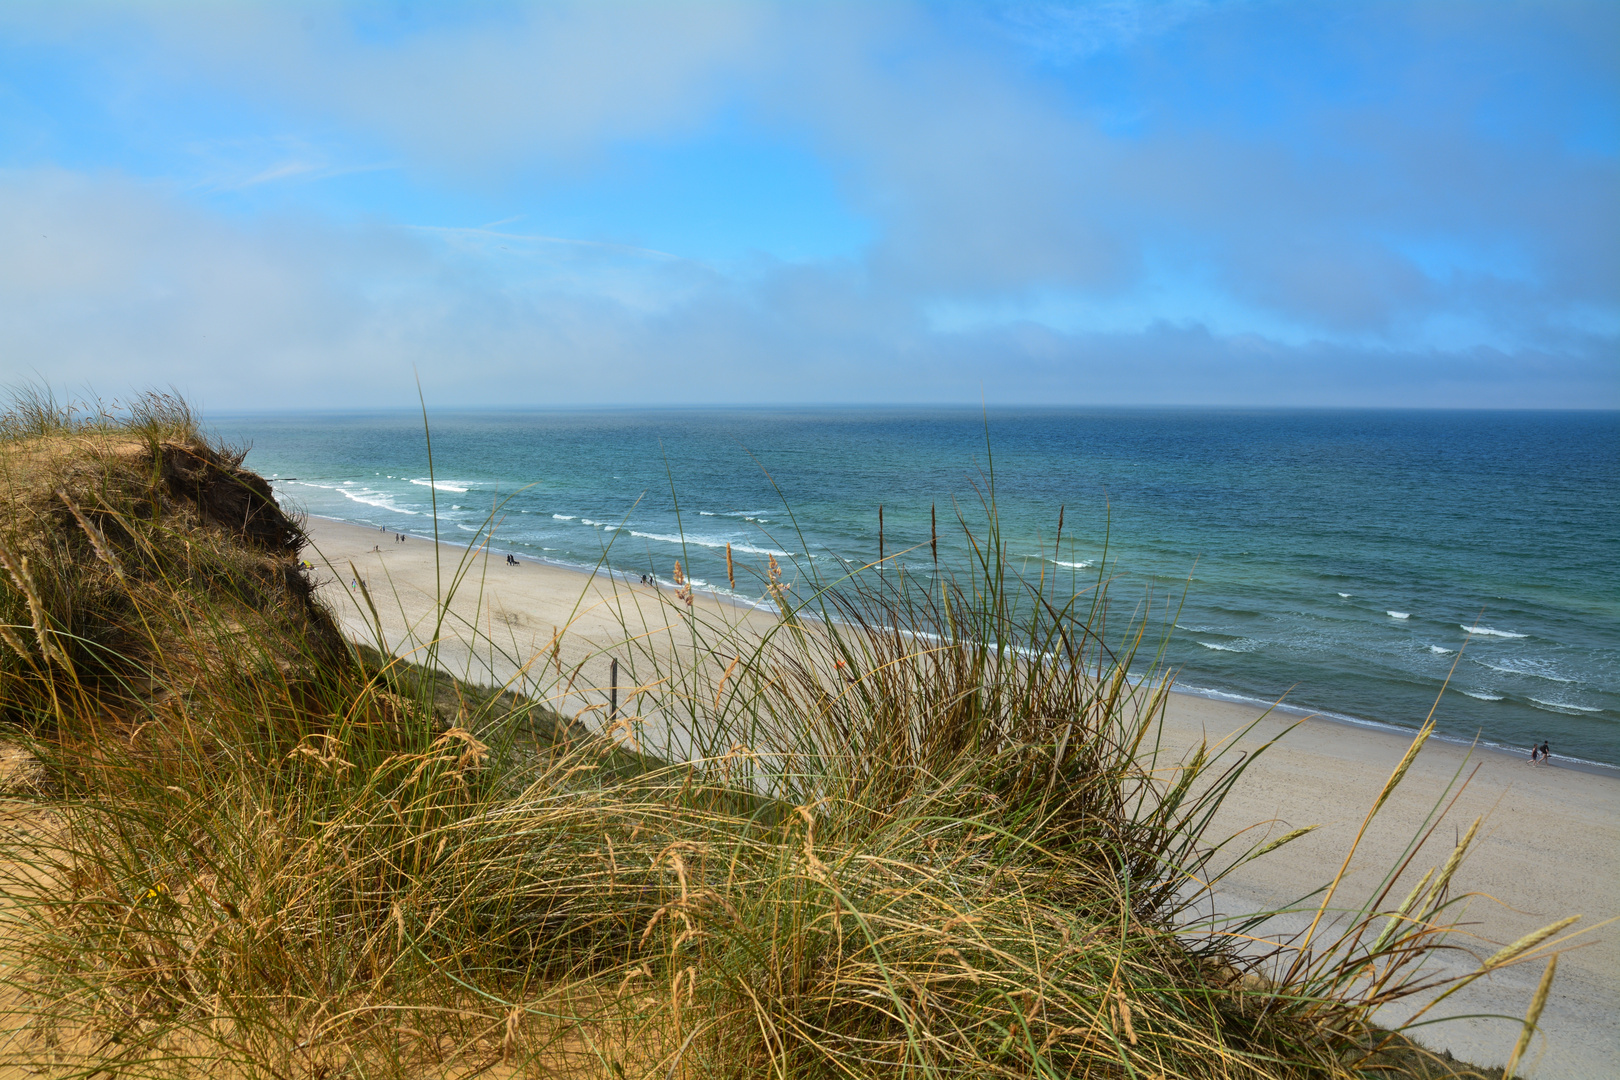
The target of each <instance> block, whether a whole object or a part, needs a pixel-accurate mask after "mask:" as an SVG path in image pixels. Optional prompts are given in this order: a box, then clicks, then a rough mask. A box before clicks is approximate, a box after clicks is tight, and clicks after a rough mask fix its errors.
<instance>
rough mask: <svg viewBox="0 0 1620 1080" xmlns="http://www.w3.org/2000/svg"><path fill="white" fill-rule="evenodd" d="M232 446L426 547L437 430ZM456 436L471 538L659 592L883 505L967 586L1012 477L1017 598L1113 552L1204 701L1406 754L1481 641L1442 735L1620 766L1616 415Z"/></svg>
mask: <svg viewBox="0 0 1620 1080" xmlns="http://www.w3.org/2000/svg"><path fill="white" fill-rule="evenodd" d="M987 427H988V435H989V441H988V451H987V443H986V428H987ZM219 428H220V431H221V433H222V434H224V435H226V436H227V437H229V438H232V439H235V440H238V441H241V442H251V443H252V447H253V449H252V452H251V454H250V455H249V458H248V464H249V465H250V466H252V467H254V468H256V469H258V470H259V471H261V472H263V473H265V474H266V475H270V476H281V477H297V478H298V479H297V480H296V481H289V482H286V483H282V484H280V485H279V490H280V491H281V492H282V494H283V495H284V496H287V497H290V498H292V499H293V500H294V501H297V502H300V503H302V504H303V505H304V507H305V508H306V509H307V510H308V511H309V512H310V513H314V514H318V515H322V516H329V517H336V518H342V519H345V520H350V521H355V522H360V523H364V524H370V525H386V526H387V527H389V528H390V529H394V530H398V531H403V532H411V533H415V534H418V535H430V534H431V532H432V518H431V498H432V496H433V495H434V494H435V492H434V490H433V489H432V488H431V487H430V486H429V484H428V482H427V481H428V467H427V455H426V453H425V446H424V440H423V431H422V421H421V417H420V416H410V415H405V414H366V415H359V414H341V415H339V414H320V415H297V416H294V415H276V416H229V417H224V418H222V419H221V420H220V422H219ZM432 435H433V452H434V466H435V469H434V474H435V476H436V478H437V483H438V489H437V492H436V494H437V497H438V500H439V506H438V510H439V515H440V527H441V529H442V530H443V532H444V534H445V536H446V537H447V538H452V539H453V538H455V537H456V536H458V535H459V536H463V537H470V536H471V535H472V532H473V530H475V529H477V528H478V527H479V526H480V525H481V524H482V522H483V521H484V519H485V518H486V517H487V516H488V515H489V513H490V511H491V508H492V507H493V506H494V505H496V504H497V502H498V501H500V500H503V499H509V500H510V501H509V502H507V503H506V506H505V510H504V511H503V513H502V516H501V518H500V522H499V527H498V530H497V534H496V547H497V549H506V550H510V551H514V552H517V553H519V554H522V555H529V556H532V557H538V558H547V559H552V560H555V561H558V562H564V563H571V564H576V565H595V564H597V563H598V562H599V561H601V560H604V559H605V561H606V562H607V564H608V565H610V566H612V567H614V568H616V569H622V570H625V571H628V572H630V573H632V574H637V573H644V572H648V571H649V570H652V571H656V572H657V573H658V574H659V575H660V576H661V577H663V578H665V579H668V578H669V577H670V574H671V571H672V569H673V564H674V561H675V560H676V559H683V560H684V561H685V564H686V567H687V568H688V570H689V572H690V573H692V574H694V575H695V576H696V577H697V578H698V579H699V580H700V581H701V582H703V583H704V584H705V585H706V586H707V587H710V588H714V589H717V590H718V591H727V590H728V589H729V586H728V585H727V581H726V574H725V564H724V546H725V544H726V543H728V542H729V543H731V544H732V545H733V550H734V552H735V554H736V556H737V558H738V560H739V563H740V564H742V565H743V566H744V567H745V568H747V569H751V568H753V567H755V565H756V564H758V563H759V562H760V561H761V560H763V559H764V558H765V556H766V554H767V553H774V554H775V555H776V556H777V557H778V558H779V559H780V560H781V561H782V563H783V564H784V566H786V567H787V575H788V577H789V578H790V579H791V578H793V577H794V575H795V574H796V573H798V574H799V575H800V576H801V577H802V576H803V575H804V574H805V573H806V572H807V571H805V570H803V569H799V570H795V568H794V564H795V563H797V564H798V565H799V567H801V568H802V567H807V566H814V567H817V568H818V571H819V572H820V573H821V574H822V576H827V575H828V574H836V568H837V562H838V559H851V560H856V561H866V560H870V559H872V558H874V557H875V556H876V554H877V542H878V519H877V508H878V506H879V505H880V504H881V505H882V506H883V508H884V523H885V540H886V545H887V552H886V554H889V555H891V556H892V555H893V554H894V553H895V551H896V550H897V549H900V548H903V547H905V546H907V545H911V544H924V545H926V543H927V541H928V538H929V510H930V506H931V505H933V506H937V508H938V514H939V521H940V531H941V559H942V562H945V563H947V564H950V563H952V562H953V561H954V560H957V559H959V558H961V557H962V556H963V553H964V549H963V547H962V544H961V543H960V541H959V539H958V538H959V537H960V532H959V531H958V530H957V529H956V527H955V526H954V521H955V510H953V508H952V507H953V500H954V504H956V505H960V506H961V507H962V509H963V510H964V512H966V513H967V514H968V516H969V518H970V519H972V520H974V521H976V522H980V521H982V517H981V515H980V513H979V509H978V507H979V492H980V491H981V490H982V489H983V488H984V487H985V486H986V484H987V482H988V478H989V469H988V467H989V465H990V464H991V461H992V455H993V464H994V479H995V486H996V499H997V504H998V506H999V508H1000V513H1001V518H1002V525H1003V530H1004V533H1005V535H1006V537H1007V539H1008V540H1009V542H1010V547H1011V550H1012V551H1013V553H1014V554H1015V555H1016V556H1017V557H1018V558H1019V560H1020V562H1019V564H1018V565H1019V566H1020V568H1021V569H1022V570H1023V572H1025V573H1028V574H1031V575H1034V574H1039V573H1041V572H1043V570H1044V572H1045V573H1047V574H1048V575H1051V574H1054V573H1059V574H1063V573H1073V574H1075V575H1076V582H1077V584H1078V585H1080V586H1081V587H1084V586H1085V585H1087V584H1089V583H1090V582H1091V581H1092V580H1093V579H1094V576H1095V574H1096V573H1097V567H1098V563H1099V561H1100V560H1101V559H1102V558H1103V546H1104V540H1105V537H1106V538H1107V540H1108V547H1107V565H1108V568H1109V570H1110V572H1111V573H1112V574H1113V575H1115V578H1114V584H1113V586H1112V590H1113V595H1114V598H1115V599H1116V600H1119V599H1121V598H1124V597H1127V596H1135V597H1147V596H1150V595H1151V597H1152V598H1153V601H1154V603H1155V604H1157V605H1161V607H1160V610H1161V612H1162V611H1166V610H1167V611H1168V612H1169V617H1170V619H1171V620H1172V621H1173V622H1174V624H1175V627H1176V629H1175V630H1174V632H1173V634H1172V637H1171V643H1170V648H1169V653H1168V659H1169V661H1170V663H1172V664H1173V665H1174V666H1175V667H1177V668H1178V669H1179V672H1180V674H1179V679H1178V681H1179V682H1180V683H1182V684H1183V685H1186V686H1190V687H1199V688H1203V689H1206V690H1214V691H1220V692H1224V693H1230V694H1236V695H1240V696H1245V697H1255V698H1264V699H1274V698H1276V697H1278V696H1281V695H1282V694H1284V693H1287V695H1288V698H1287V700H1288V701H1289V702H1291V703H1293V704H1295V705H1300V706H1306V707H1310V708H1315V709H1322V710H1326V711H1331V712H1333V713H1337V714H1342V715H1347V716H1351V717H1357V718H1362V719H1367V720H1374V721H1379V722H1384V723H1391V724H1397V725H1402V726H1412V725H1416V724H1417V723H1419V722H1421V720H1422V718H1423V717H1424V716H1425V715H1426V714H1427V712H1428V710H1429V708H1430V706H1431V705H1432V704H1433V702H1434V698H1435V695H1436V693H1437V692H1438V690H1439V688H1440V685H1441V683H1442V681H1443V680H1444V679H1445V677H1446V674H1447V672H1448V671H1449V670H1450V669H1451V667H1452V665H1453V663H1454V662H1456V661H1457V660H1458V655H1457V650H1459V649H1460V648H1462V646H1463V643H1464V640H1465V638H1467V637H1468V633H1467V628H1469V627H1474V626H1477V627H1478V629H1477V630H1476V632H1475V634H1474V636H1473V637H1472V639H1471V640H1469V641H1468V644H1467V648H1466V650H1465V651H1464V653H1463V655H1462V659H1461V662H1460V663H1458V664H1457V669H1456V674H1455V676H1454V678H1453V680H1452V692H1450V693H1448V694H1447V695H1446V698H1445V700H1444V702H1443V703H1442V705H1441V708H1440V713H1439V726H1440V730H1442V731H1443V732H1446V733H1449V734H1451V735H1453V736H1457V737H1463V738H1471V737H1473V736H1474V735H1475V734H1476V733H1482V734H1483V735H1484V737H1485V739H1486V740H1487V741H1490V742H1492V743H1496V744H1500V745H1506V746H1521V745H1527V744H1528V743H1529V742H1530V741H1531V740H1533V739H1549V740H1550V741H1551V742H1552V745H1553V749H1554V751H1555V752H1557V753H1561V754H1567V755H1570V756H1574V757H1579V758H1584V759H1588V760H1592V761H1599V762H1606V763H1620V569H1617V568H1620V414H1615V413H1503V412H1418V411H1401V412H1395V411H1233V410H1219V411H1201V410H1032V409H1018V410H992V411H990V412H989V414H988V416H987V415H986V414H984V413H983V412H981V411H979V410H949V409H939V410H920V409H904V410H900V409H734V410H696V411H685V410H683V411H651V412H649V411H634V412H630V411H626V412H493V411H491V412H477V413H447V414H436V415H434V416H433V417H432ZM1060 506H1062V507H1064V508H1065V510H1064V533H1063V538H1062V541H1061V546H1060V547H1054V531H1055V528H1056V524H1057V516H1058V509H1059V507H1060ZM901 558H902V561H904V562H906V563H907V564H908V565H909V566H910V567H911V569H912V570H913V572H915V573H917V574H923V573H925V572H926V571H927V570H929V569H931V567H932V563H931V560H930V559H929V556H928V553H927V551H926V548H924V549H923V550H921V551H914V552H912V553H910V554H909V555H904V556H902V557H901ZM738 586H739V587H738V589H737V592H738V593H740V594H742V595H743V596H745V597H747V598H758V597H759V596H760V594H761V593H762V591H763V587H762V584H761V582H760V579H759V577H758V576H757V575H755V574H751V573H747V572H745V573H744V574H743V576H742V577H740V578H739V580H738ZM1183 594H1185V599H1184V600H1183ZM1163 605H1169V606H1168V608H1165V607H1163ZM1178 607H1179V614H1178V613H1177V608H1178Z"/></svg>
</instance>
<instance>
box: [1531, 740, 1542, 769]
mask: <svg viewBox="0 0 1620 1080" xmlns="http://www.w3.org/2000/svg"><path fill="white" fill-rule="evenodd" d="M1540 760H1541V747H1539V746H1537V745H1536V744H1535V743H1531V744H1530V764H1532V765H1534V764H1535V763H1536V762H1538V761H1540Z"/></svg>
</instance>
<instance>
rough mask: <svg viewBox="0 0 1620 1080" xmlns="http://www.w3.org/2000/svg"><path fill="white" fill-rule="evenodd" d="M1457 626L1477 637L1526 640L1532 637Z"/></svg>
mask: <svg viewBox="0 0 1620 1080" xmlns="http://www.w3.org/2000/svg"><path fill="white" fill-rule="evenodd" d="M1457 625H1458V626H1461V627H1462V628H1463V629H1464V630H1466V631H1468V632H1469V633H1470V634H1474V635H1475V636H1477V637H1499V638H1525V637H1529V636H1530V635H1529V634H1515V633H1513V632H1512V631H1510V630H1496V629H1493V628H1491V627H1489V626H1463V624H1462V623H1458V624H1457Z"/></svg>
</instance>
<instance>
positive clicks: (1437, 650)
mask: <svg viewBox="0 0 1620 1080" xmlns="http://www.w3.org/2000/svg"><path fill="white" fill-rule="evenodd" d="M1429 651H1430V652H1432V653H1439V654H1440V655H1441V656H1450V655H1451V654H1452V653H1454V652H1456V651H1457V650H1456V649H1443V648H1441V647H1440V646H1439V645H1430V646H1429Z"/></svg>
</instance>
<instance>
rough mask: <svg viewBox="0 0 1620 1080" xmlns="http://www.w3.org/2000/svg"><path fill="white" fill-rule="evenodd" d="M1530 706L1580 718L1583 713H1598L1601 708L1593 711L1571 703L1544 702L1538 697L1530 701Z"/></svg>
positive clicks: (1584, 706)
mask: <svg viewBox="0 0 1620 1080" xmlns="http://www.w3.org/2000/svg"><path fill="white" fill-rule="evenodd" d="M1530 704H1532V705H1535V706H1537V707H1538V708H1542V709H1546V710H1548V711H1549V712H1555V713H1563V714H1564V715H1565V716H1580V715H1583V714H1585V713H1599V712H1602V711H1603V710H1602V709H1601V708H1597V709H1594V708H1593V707H1592V706H1590V705H1577V704H1575V703H1574V702H1572V701H1545V700H1543V699H1541V698H1538V697H1533V698H1531V699H1530Z"/></svg>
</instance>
